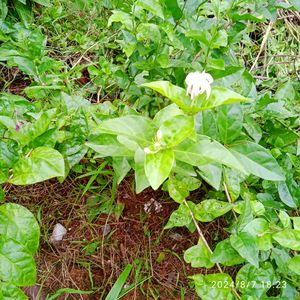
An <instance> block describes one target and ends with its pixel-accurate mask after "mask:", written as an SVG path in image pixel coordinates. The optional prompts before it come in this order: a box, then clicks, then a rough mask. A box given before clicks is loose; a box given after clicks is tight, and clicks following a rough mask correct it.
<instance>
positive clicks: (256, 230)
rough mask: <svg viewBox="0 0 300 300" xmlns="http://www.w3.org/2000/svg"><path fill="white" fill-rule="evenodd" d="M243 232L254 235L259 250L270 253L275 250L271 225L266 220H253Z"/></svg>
mask: <svg viewBox="0 0 300 300" xmlns="http://www.w3.org/2000/svg"><path fill="white" fill-rule="evenodd" d="M243 231H244V232H248V233H249V234H250V235H252V237H253V238H254V240H255V243H256V246H257V248H258V249H259V250H263V251H268V250H270V249H271V248H273V245H272V235H271V233H270V228H269V223H268V222H267V221H266V220H265V219H263V218H257V219H254V220H252V221H251V222H249V223H248V224H247V225H246V226H245V227H244V228H243Z"/></svg>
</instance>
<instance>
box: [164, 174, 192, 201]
mask: <svg viewBox="0 0 300 300" xmlns="http://www.w3.org/2000/svg"><path fill="white" fill-rule="evenodd" d="M166 187H167V190H168V193H169V195H170V197H171V198H172V199H173V200H175V201H176V202H177V203H182V202H183V201H184V200H185V199H186V198H187V197H188V196H189V195H190V192H189V190H188V188H187V186H186V185H185V184H184V182H182V181H180V180H177V179H176V178H169V179H168V181H167V182H166Z"/></svg>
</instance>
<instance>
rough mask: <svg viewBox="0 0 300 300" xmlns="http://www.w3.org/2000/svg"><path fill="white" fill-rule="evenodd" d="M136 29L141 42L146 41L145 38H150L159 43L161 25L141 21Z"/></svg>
mask: <svg viewBox="0 0 300 300" xmlns="http://www.w3.org/2000/svg"><path fill="white" fill-rule="evenodd" d="M136 31H137V34H136V38H137V40H138V41H140V42H144V40H150V41H153V42H155V43H158V42H160V40H161V34H160V31H159V26H157V25H156V24H152V23H141V24H139V25H138V27H137V29H136Z"/></svg>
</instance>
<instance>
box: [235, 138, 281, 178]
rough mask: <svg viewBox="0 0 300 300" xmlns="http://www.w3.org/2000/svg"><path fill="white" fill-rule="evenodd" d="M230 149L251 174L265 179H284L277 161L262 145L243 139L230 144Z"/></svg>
mask: <svg viewBox="0 0 300 300" xmlns="http://www.w3.org/2000/svg"><path fill="white" fill-rule="evenodd" d="M230 149H231V152H232V154H233V155H234V156H235V157H236V158H237V159H238V160H239V162H240V163H241V164H242V165H243V166H244V168H245V169H246V170H247V171H249V172H250V173H251V174H253V175H255V176H258V177H260V178H263V179H267V180H274V181H280V180H284V174H283V172H282V170H281V168H280V167H279V165H278V163H277V161H276V160H275V158H274V157H273V156H272V155H271V154H270V153H269V151H268V150H267V149H265V148H264V147H262V146H260V145H258V144H255V143H252V142H247V141H244V142H241V143H239V144H236V145H233V146H231V147H230Z"/></svg>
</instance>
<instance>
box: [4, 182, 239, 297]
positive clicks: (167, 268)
mask: <svg viewBox="0 0 300 300" xmlns="http://www.w3.org/2000/svg"><path fill="white" fill-rule="evenodd" d="M81 191H82V187H80V183H79V182H74V181H72V180H71V179H68V180H67V181H65V182H64V183H63V184H59V183H58V182H56V181H55V180H51V181H48V182H44V183H40V184H35V185H32V186H27V187H16V186H11V187H10V189H9V191H8V193H7V197H6V201H12V202H17V203H20V204H22V205H24V206H25V207H27V208H29V209H30V210H31V211H32V212H33V213H35V215H37V216H39V220H40V224H42V226H41V233H42V236H41V248H40V252H39V254H38V256H37V264H38V284H37V286H35V287H34V288H31V289H29V291H28V294H29V295H30V298H31V299H44V297H43V296H42V294H44V295H47V294H53V293H54V292H56V291H57V290H58V289H60V288H73V289H80V290H84V291H93V294H89V295H78V294H75V295H74V294H73V295H72V294H63V295H62V296H60V297H59V298H58V299H83V300H88V299H97V300H99V299H105V296H106V294H107V293H108V292H109V290H110V289H111V287H112V285H113V284H114V283H115V281H116V280H117V278H118V276H119V275H120V273H121V272H122V271H123V269H124V268H125V266H126V265H127V264H128V263H131V264H132V265H133V270H132V272H131V274H130V276H129V278H128V280H127V282H126V284H127V285H129V284H132V283H135V284H136V288H134V289H133V290H132V291H131V292H130V293H128V294H127V295H126V296H125V297H123V298H122V299H137V300H142V299H162V300H171V299H181V296H180V292H181V290H183V291H184V293H185V299H197V297H196V295H195V292H194V290H193V289H190V288H189V282H188V279H187V276H188V275H192V274H196V273H212V272H218V271H217V270H216V269H215V268H213V269H210V270H207V269H195V268H192V267H191V266H190V265H188V264H186V263H185V262H184V260H183V253H184V251H185V250H186V249H188V248H189V247H191V246H193V245H195V244H196V243H197V241H198V235H197V233H196V232H195V233H190V232H189V231H188V230H187V229H185V228H176V229H173V230H166V231H164V230H163V227H164V225H165V224H166V223H167V221H168V219H169V216H170V214H171V213H172V211H174V210H175V209H176V208H177V207H178V204H176V203H175V202H174V201H172V200H171V199H170V198H168V197H167V195H166V194H164V193H163V192H161V191H158V192H154V191H152V190H151V189H147V190H145V191H144V192H142V193H141V194H139V195H136V194H135V193H133V192H132V185H131V182H130V180H129V181H124V182H123V183H122V184H121V185H120V186H119V187H118V189H117V194H116V200H115V201H116V202H117V203H123V204H124V210H123V213H122V215H121V217H120V218H119V219H116V218H115V217H114V215H112V214H101V215H99V216H98V217H97V218H95V219H94V220H93V222H90V221H89V220H88V218H87V208H86V201H87V198H88V196H84V197H80V196H81ZM151 199H153V200H155V201H157V203H160V204H161V209H160V211H159V212H155V207H154V206H153V205H152V206H153V207H151V209H150V213H146V212H145V207H144V205H145V204H146V203H149V201H150V202H151V201H152V202H153V200H151ZM198 199H199V198H198ZM58 222H59V223H61V224H63V225H64V226H65V227H66V228H67V229H68V233H67V234H66V236H65V238H64V239H63V241H62V242H59V243H57V244H56V245H52V244H50V243H49V237H50V236H51V233H52V230H53V226H54V225H55V224H56V223H58ZM200 225H201V227H202V230H203V232H204V233H205V235H206V238H207V240H208V241H209V243H210V245H214V244H215V243H216V241H215V239H216V238H218V239H219V238H225V237H226V236H227V234H226V232H225V231H224V229H223V228H224V227H226V226H227V224H226V222H225V221H224V220H223V219H218V220H216V221H215V222H211V223H207V224H200ZM105 231H106V232H105ZM91 243H96V244H95V245H96V246H97V247H96V249H95V251H90V252H87V251H86V249H87V248H86V247H87V245H90V244H91ZM227 271H229V272H230V273H231V274H233V272H234V270H233V269H231V270H227ZM137 273H138V276H137V275H136V274H137ZM36 295H39V296H36Z"/></svg>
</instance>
